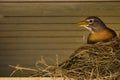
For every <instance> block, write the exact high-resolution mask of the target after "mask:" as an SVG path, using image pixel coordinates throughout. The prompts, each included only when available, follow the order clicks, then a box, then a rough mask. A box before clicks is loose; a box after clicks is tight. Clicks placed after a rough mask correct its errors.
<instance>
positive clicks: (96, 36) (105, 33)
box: [80, 16, 117, 44]
mask: <svg viewBox="0 0 120 80" xmlns="http://www.w3.org/2000/svg"><path fill="white" fill-rule="evenodd" d="M80 26H82V27H85V28H86V29H88V30H89V31H90V34H89V36H88V39H87V43H88V44H94V43H97V42H107V41H110V40H111V39H112V38H114V37H116V36H117V35H116V32H115V31H114V30H112V29H110V28H109V27H107V26H106V25H105V24H104V22H103V21H102V20H101V19H100V18H98V17H96V16H90V17H88V18H86V19H85V20H84V21H82V22H80Z"/></svg>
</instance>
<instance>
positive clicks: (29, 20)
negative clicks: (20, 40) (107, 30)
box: [0, 16, 120, 24]
mask: <svg viewBox="0 0 120 80" xmlns="http://www.w3.org/2000/svg"><path fill="white" fill-rule="evenodd" d="M85 18H86V17H79V16H78V17H39V16H38V17H37V16H36V17H30V16H27V17H5V18H0V24H3V23H4V24H5V23H6V24H7V23H21V24H24V23H27V24H29V23H30V24H32V23H34V24H38V23H39V24H40V23H41V24H48V23H49V24H50V23H53V24H58V23H59V24H65V23H66V24H67V23H69V24H72V23H73V24H77V23H79V22H80V21H82V20H84V19H85ZM100 18H101V19H102V20H103V21H104V22H105V23H106V24H120V17H100Z"/></svg>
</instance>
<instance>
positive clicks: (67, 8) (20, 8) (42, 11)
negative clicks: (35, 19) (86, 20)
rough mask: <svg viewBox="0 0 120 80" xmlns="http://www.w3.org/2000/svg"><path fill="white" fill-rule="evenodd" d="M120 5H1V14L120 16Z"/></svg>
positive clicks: (115, 3)
mask: <svg viewBox="0 0 120 80" xmlns="http://www.w3.org/2000/svg"><path fill="white" fill-rule="evenodd" d="M119 5H120V3H119V2H98V3H97V2H89V3H87V2H86V3H85V2H82V3H80V2H79V3H22V4H21V3H0V13H1V16H88V15H89V16H90V15H94V16H119V14H120V11H119V9H120V6H119ZM113 10H114V12H113ZM115 13H116V14H115Z"/></svg>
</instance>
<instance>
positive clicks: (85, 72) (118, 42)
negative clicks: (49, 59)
mask: <svg viewBox="0 0 120 80" xmlns="http://www.w3.org/2000/svg"><path fill="white" fill-rule="evenodd" d="M59 66H60V67H61V69H62V71H63V72H64V74H65V75H66V76H68V77H71V78H74V79H76V80H93V79H97V80H99V79H100V80H120V38H115V39H113V40H112V41H110V42H106V43H102V42H99V43H96V44H87V45H84V46H81V47H80V48H79V49H77V50H76V51H75V52H74V53H73V54H72V55H71V56H70V58H69V59H68V60H66V61H65V62H63V63H61V64H60V65H59Z"/></svg>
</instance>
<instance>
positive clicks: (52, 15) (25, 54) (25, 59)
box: [0, 0, 120, 76]
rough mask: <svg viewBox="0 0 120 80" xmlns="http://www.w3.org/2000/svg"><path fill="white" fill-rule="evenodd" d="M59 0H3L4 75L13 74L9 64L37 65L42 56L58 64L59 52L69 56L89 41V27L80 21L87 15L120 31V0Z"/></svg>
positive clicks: (0, 55)
mask: <svg viewBox="0 0 120 80" xmlns="http://www.w3.org/2000/svg"><path fill="white" fill-rule="evenodd" d="M8 1H9V0H8ZM36 1H39V0H36ZM51 1H52V0H51ZM57 1H58V0H57ZM57 1H53V2H50V1H49V0H46V1H43V2H42V1H39V2H34V1H33V2H32V1H31V2H27V0H26V1H25V2H24V1H22V2H20V3H19V2H17V0H12V2H7V1H6V2H5V0H4V1H3V2H2V1H0V63H1V64H0V66H1V67H0V72H1V73H0V76H9V74H10V71H11V70H12V69H11V68H9V67H8V65H9V64H12V65H17V64H20V65H24V66H29V67H34V64H35V62H36V61H37V60H39V59H40V57H41V56H44V57H45V59H46V60H47V61H49V62H48V63H49V64H55V58H56V54H58V56H59V60H60V62H61V61H64V60H65V59H67V58H68V57H69V55H70V54H71V53H72V52H73V51H74V50H76V49H77V48H78V47H79V46H80V45H82V44H85V42H86V37H87V35H88V33H89V31H87V30H86V29H84V28H82V27H79V25H78V24H77V23H78V22H80V21H81V20H83V19H84V18H86V17H87V16H91V15H92V16H99V17H100V18H101V19H102V20H103V21H104V22H105V23H106V25H107V26H110V27H111V28H112V29H114V30H115V31H116V32H118V33H120V2H119V1H117V2H115V1H112V0H111V1H112V2H109V1H106V2H104V1H100V2H97V1H94V0H93V1H91V2H90V1H89V0H88V2H87V1H86V0H85V1H79V0H76V1H73V0H71V2H69V1H67V0H66V1H67V2H65V3H64V1H58V2H57ZM8 70H9V71H8ZM6 71H8V73H6Z"/></svg>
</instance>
